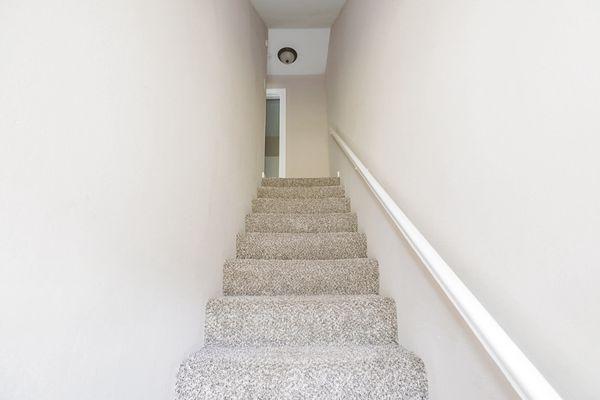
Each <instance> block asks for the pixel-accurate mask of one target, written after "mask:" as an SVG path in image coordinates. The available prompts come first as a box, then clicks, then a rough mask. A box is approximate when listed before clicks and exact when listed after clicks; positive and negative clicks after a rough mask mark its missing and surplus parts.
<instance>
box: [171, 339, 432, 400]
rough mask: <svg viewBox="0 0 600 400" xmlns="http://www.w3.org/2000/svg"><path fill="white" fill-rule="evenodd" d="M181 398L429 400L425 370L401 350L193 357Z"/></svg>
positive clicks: (221, 351) (181, 377) (184, 372)
mask: <svg viewBox="0 0 600 400" xmlns="http://www.w3.org/2000/svg"><path fill="white" fill-rule="evenodd" d="M177 393H178V395H179V396H181V397H180V398H186V399H187V398H206V399H213V398H215V399H216V398H248V396H249V394H250V393H251V394H252V398H261V399H273V400H275V399H324V398H327V399H352V400H359V399H361V400H365V399H366V400H371V399H372V400H375V399H392V400H394V399H405V400H409V399H410V400H425V399H427V378H426V372H425V366H424V364H423V362H422V361H421V359H420V358H419V357H417V356H416V355H415V354H414V353H412V352H410V351H408V350H406V349H405V348H403V347H402V346H398V345H375V346H358V345H348V346H302V347H258V348H250V347H246V348H222V347H213V346H209V347H206V348H204V349H202V350H200V351H199V352H197V353H195V354H192V355H191V356H190V357H189V358H188V359H187V360H185V361H184V362H183V364H182V366H181V368H180V370H179V374H178V384H177Z"/></svg>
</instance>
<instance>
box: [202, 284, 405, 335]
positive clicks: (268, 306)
mask: <svg viewBox="0 0 600 400" xmlns="http://www.w3.org/2000/svg"><path fill="white" fill-rule="evenodd" d="M205 329H206V339H205V340H206V343H207V344H208V345H222V346H268V345H274V346H284V345H310V344H344V343H351V344H390V343H395V342H396V340H397V332H396V306H395V303H394V300H393V299H391V298H389V297H383V296H379V295H348V296H336V295H321V296H225V297H217V298H213V299H210V300H209V301H208V304H207V307H206V328H205Z"/></svg>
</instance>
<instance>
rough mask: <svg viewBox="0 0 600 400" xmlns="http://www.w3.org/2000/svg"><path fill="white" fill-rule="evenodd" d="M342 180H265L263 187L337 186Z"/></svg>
mask: <svg viewBox="0 0 600 400" xmlns="http://www.w3.org/2000/svg"><path fill="white" fill-rule="evenodd" d="M339 184H340V178H263V180H262V186H277V187H282V186H283V187H294V186H336V185H339Z"/></svg>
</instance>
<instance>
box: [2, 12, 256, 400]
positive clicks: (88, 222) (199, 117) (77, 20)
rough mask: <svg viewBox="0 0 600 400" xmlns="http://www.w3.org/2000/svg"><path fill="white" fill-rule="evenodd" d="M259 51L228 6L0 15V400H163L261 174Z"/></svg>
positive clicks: (242, 17)
mask: <svg viewBox="0 0 600 400" xmlns="http://www.w3.org/2000/svg"><path fill="white" fill-rule="evenodd" d="M265 39H266V29H265V27H264V25H263V23H262V21H260V19H259V18H258V17H257V16H256V14H255V12H254V11H253V9H252V7H251V6H250V5H249V4H248V2H242V1H237V0H218V1H216V0H149V1H148V0H144V1H142V0H128V1H122V0H108V1H101V2H99V1H92V0H67V1H61V2H50V1H48V2H43V1H29V0H25V1H21V0H15V1H11V0H9V1H2V2H0V59H1V60H2V61H1V62H0V88H1V89H0V221H1V222H0V343H1V345H0V398H2V399H14V400H24V399H48V400H59V399H60V400H65V399H102V400H105V399H157V400H158V399H168V398H172V397H173V387H174V383H175V374H176V371H177V367H178V364H179V362H180V361H181V360H182V359H183V358H184V356H186V354H188V353H189V352H191V351H194V350H195V349H198V348H200V347H201V345H202V343H203V325H204V321H203V318H204V317H203V315H204V306H205V302H206V300H207V298H208V297H209V296H214V295H218V294H219V293H220V292H221V265H222V263H223V260H224V259H225V258H226V257H230V256H233V255H234V242H235V233H236V232H238V231H239V230H241V229H242V227H243V218H244V215H245V213H246V212H247V211H249V210H248V208H249V204H250V199H251V198H252V197H253V195H254V193H255V190H256V184H257V183H258V179H259V177H260V172H261V171H262V167H263V158H262V157H263V153H262V152H263V150H264V138H263V136H264V119H265V109H264V107H265V105H264V97H265V95H264V85H263V82H264V79H265V78H266V71H265V64H266V52H265V46H264V41H265ZM232 110H235V112H232Z"/></svg>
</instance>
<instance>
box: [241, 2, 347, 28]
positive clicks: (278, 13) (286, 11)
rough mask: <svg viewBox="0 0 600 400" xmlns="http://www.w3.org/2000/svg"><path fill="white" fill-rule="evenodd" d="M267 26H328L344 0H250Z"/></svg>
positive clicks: (337, 13) (335, 16)
mask: <svg viewBox="0 0 600 400" xmlns="http://www.w3.org/2000/svg"><path fill="white" fill-rule="evenodd" d="M251 1H252V4H253V5H254V8H255V9H256V11H257V12H258V14H259V15H260V16H261V18H262V19H263V21H264V22H265V24H266V25H267V26H268V27H269V28H329V27H331V25H332V24H333V21H335V19H336V18H337V16H338V15H339V13H340V10H341V9H342V7H343V6H344V3H345V2H346V0H251Z"/></svg>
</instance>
